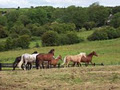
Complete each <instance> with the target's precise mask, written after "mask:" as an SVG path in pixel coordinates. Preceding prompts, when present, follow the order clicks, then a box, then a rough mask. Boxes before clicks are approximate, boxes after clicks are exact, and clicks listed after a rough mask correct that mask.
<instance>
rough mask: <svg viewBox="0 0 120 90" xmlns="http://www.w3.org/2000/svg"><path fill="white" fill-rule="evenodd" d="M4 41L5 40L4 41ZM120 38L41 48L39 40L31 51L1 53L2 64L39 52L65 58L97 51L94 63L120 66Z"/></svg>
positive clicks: (85, 35)
mask: <svg viewBox="0 0 120 90" xmlns="http://www.w3.org/2000/svg"><path fill="white" fill-rule="evenodd" d="M92 32H93V31H83V32H80V33H78V36H81V37H84V38H86V37H87V36H89V35H90V34H91V33H92ZM2 40H4V39H2ZM36 42H38V43H39V44H40V47H39V48H32V47H35V44H36ZM119 45H120V38H118V39H112V40H103V41H91V42H90V41H87V40H86V41H84V42H82V43H79V44H73V45H64V46H53V47H41V43H40V42H39V40H37V41H35V42H34V41H33V42H31V44H30V49H24V50H21V49H18V50H11V51H5V52H0V62H2V63H13V61H14V60H15V58H16V57H17V56H20V55H22V54H24V53H32V52H34V51H38V52H39V53H47V52H48V51H49V50H50V49H52V48H54V49H55V56H58V55H62V57H63V58H64V57H65V56H66V55H76V54H79V53H80V52H86V53H87V54H89V53H90V52H92V51H96V52H97V54H98V55H99V56H98V57H93V62H95V63H104V64H105V65H107V64H108V65H117V64H120V46H119Z"/></svg>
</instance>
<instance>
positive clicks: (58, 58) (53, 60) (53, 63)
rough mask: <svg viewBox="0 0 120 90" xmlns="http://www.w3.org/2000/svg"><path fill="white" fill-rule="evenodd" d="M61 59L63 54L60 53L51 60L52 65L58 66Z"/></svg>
mask: <svg viewBox="0 0 120 90" xmlns="http://www.w3.org/2000/svg"><path fill="white" fill-rule="evenodd" d="M59 60H62V56H61V55H59V56H58V57H57V58H56V59H52V60H51V62H50V65H53V66H54V67H56V65H57V63H58V61H59Z"/></svg>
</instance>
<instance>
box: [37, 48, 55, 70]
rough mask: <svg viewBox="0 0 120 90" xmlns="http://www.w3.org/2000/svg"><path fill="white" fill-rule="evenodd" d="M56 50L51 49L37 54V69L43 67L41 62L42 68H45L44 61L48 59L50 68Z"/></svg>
mask: <svg viewBox="0 0 120 90" xmlns="http://www.w3.org/2000/svg"><path fill="white" fill-rule="evenodd" d="M54 51H55V50H54V49H51V50H50V51H49V52H48V53H47V54H38V55H37V56H36V69H38V68H39V67H40V68H41V65H40V64H42V68H44V61H48V68H49V65H50V62H51V60H52V59H54Z"/></svg>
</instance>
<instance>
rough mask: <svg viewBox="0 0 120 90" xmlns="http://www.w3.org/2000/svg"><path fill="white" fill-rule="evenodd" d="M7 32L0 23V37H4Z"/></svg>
mask: <svg viewBox="0 0 120 90" xmlns="http://www.w3.org/2000/svg"><path fill="white" fill-rule="evenodd" d="M7 36H8V35H7V32H6V31H5V29H4V28H3V27H2V26H1V25H0V38H5V37H7Z"/></svg>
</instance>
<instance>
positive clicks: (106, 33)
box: [88, 27, 120, 40]
mask: <svg viewBox="0 0 120 90" xmlns="http://www.w3.org/2000/svg"><path fill="white" fill-rule="evenodd" d="M118 37H120V29H119V28H118V29H115V28H113V27H104V28H100V29H98V30H95V31H94V32H93V34H92V35H90V36H89V37H88V40H106V39H114V38H118Z"/></svg>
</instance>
